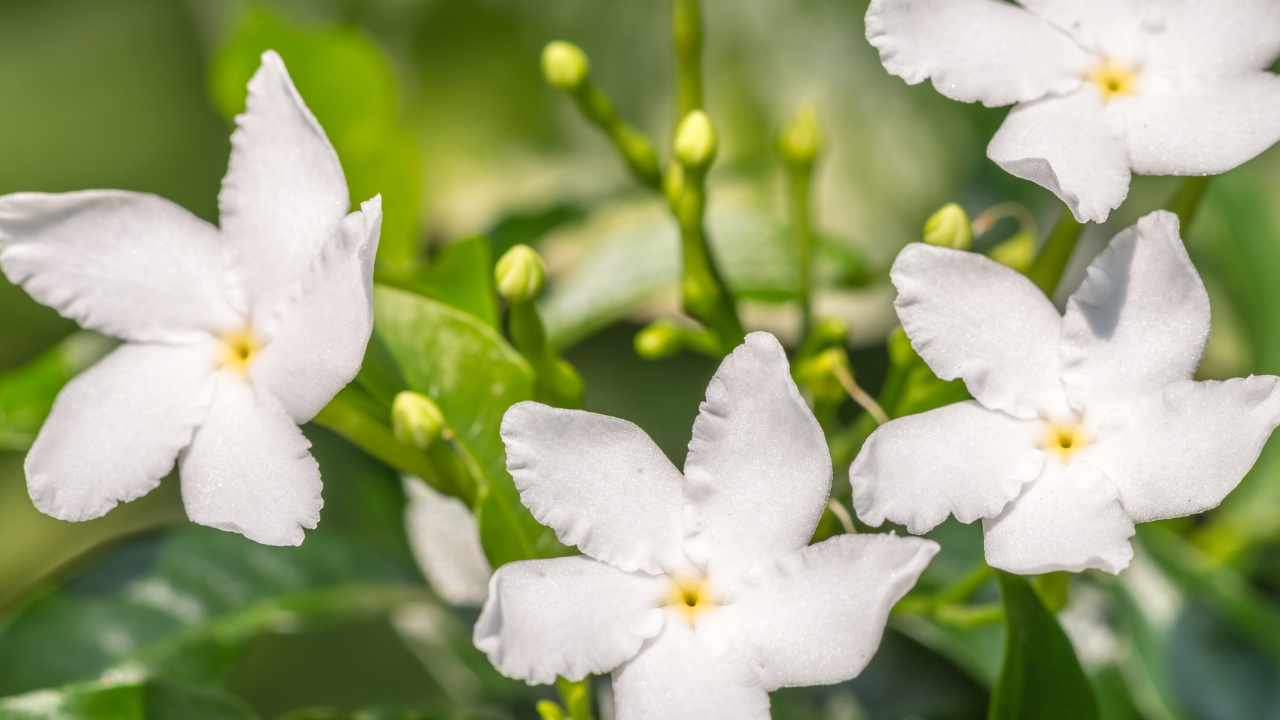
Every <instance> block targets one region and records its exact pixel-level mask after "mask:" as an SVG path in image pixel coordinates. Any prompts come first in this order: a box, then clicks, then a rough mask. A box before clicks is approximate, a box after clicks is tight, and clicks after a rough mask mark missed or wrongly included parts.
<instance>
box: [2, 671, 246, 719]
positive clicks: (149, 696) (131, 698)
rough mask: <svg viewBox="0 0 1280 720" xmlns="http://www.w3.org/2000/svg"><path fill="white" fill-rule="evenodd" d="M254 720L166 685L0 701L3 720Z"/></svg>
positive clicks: (238, 707) (217, 698)
mask: <svg viewBox="0 0 1280 720" xmlns="http://www.w3.org/2000/svg"><path fill="white" fill-rule="evenodd" d="M256 717H258V716H257V715H256V714H254V712H253V711H252V710H251V709H249V707H248V706H246V705H245V704H244V703H243V702H241V701H240V700H238V699H237V698H235V697H233V696H231V695H228V694H226V693H222V692H218V691H214V690H209V689H207V688H194V687H188V686H185V685H181V684H177V683H172V682H165V681H155V680H152V681H136V682H110V681H102V682H92V683H82V684H77V685H69V686H66V687H63V688H58V689H56V690H39V691H36V692H33V693H28V694H26V695H19V696H16V697H11V698H5V699H0V718H4V720H49V719H50V718H67V719H68V720H70V719H72V718H111V720H252V719H253V718H256Z"/></svg>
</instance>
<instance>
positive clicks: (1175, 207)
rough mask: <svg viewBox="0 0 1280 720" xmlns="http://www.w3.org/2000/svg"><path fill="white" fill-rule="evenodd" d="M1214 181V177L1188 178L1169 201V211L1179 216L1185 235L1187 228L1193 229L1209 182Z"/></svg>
mask: <svg viewBox="0 0 1280 720" xmlns="http://www.w3.org/2000/svg"><path fill="white" fill-rule="evenodd" d="M1212 179H1213V177H1212V176H1205V177H1189V178H1186V179H1184V180H1183V181H1182V183H1181V184H1180V185H1178V189H1177V190H1175V191H1174V193H1173V197H1172V198H1170V199H1169V210H1170V211H1171V212H1172V213H1173V214H1174V215H1177V216H1178V220H1179V222H1181V223H1182V232H1184V233H1185V232H1186V231H1187V228H1189V227H1191V223H1193V222H1195V219H1196V215H1197V214H1198V213H1199V211H1200V205H1201V201H1202V200H1204V196H1205V191H1207V190H1208V189H1209V181H1210V180H1212Z"/></svg>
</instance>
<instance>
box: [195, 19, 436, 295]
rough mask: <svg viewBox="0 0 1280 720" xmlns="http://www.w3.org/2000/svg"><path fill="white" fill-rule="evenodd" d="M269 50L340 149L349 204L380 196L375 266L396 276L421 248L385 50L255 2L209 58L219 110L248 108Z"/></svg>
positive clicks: (414, 177)
mask: <svg viewBox="0 0 1280 720" xmlns="http://www.w3.org/2000/svg"><path fill="white" fill-rule="evenodd" d="M268 49H273V50H275V51H277V52H278V53H280V56H281V57H282V58H284V61H285V64H286V65H287V66H288V68H289V74H290V76H291V77H292V78H293V81H294V84H295V85H297V86H298V91H299V92H300V93H301V94H302V97H303V98H304V99H305V100H306V102H307V106H308V107H310V108H311V111H312V112H313V113H314V114H315V116H316V119H317V120H319V121H320V125H321V126H322V127H324V130H325V133H326V134H327V135H328V136H329V140H330V141H331V142H332V143H333V146H334V149H335V150H337V152H338V157H339V159H340V160H341V161H342V168H343V170H344V172H345V173H346V176H347V185H348V187H349V189H350V192H351V202H352V203H353V206H354V204H356V203H359V202H361V201H363V200H367V199H369V198H370V197H373V196H374V195H377V194H381V195H382V207H383V218H382V237H381V240H380V242H379V248H378V263H379V265H378V267H379V270H380V271H381V272H385V273H387V274H388V275H390V276H393V277H399V276H402V275H405V274H408V273H410V272H412V270H413V269H414V267H415V266H416V264H417V260H418V255H419V252H420V250H421V244H420V232H421V231H420V229H419V218H418V212H419V209H420V207H421V200H420V197H421V194H422V169H421V154H420V152H419V150H418V145H417V141H416V140H415V139H414V136H413V133H412V132H411V130H410V129H409V127H408V126H407V125H406V123H405V122H404V120H403V119H402V118H401V115H400V99H399V93H398V91H397V82H396V75H395V72H394V69H393V67H392V64H391V61H390V59H389V58H388V57H387V55H386V53H385V52H383V50H382V49H381V48H379V47H378V46H377V45H376V44H375V43H374V42H373V40H372V39H370V38H369V37H368V36H367V35H365V34H364V33H363V32H361V31H360V30H357V29H354V28H349V27H309V26H304V25H297V24H293V23H291V22H289V21H286V20H285V19H284V18H283V17H281V16H278V15H276V14H275V13H274V12H272V11H269V10H267V9H265V7H262V6H256V5H254V6H251V9H250V10H249V11H248V12H245V13H244V14H243V16H242V17H241V18H240V19H239V22H237V23H236V24H235V26H234V28H233V30H232V32H231V34H230V35H229V37H228V40H227V42H226V43H225V44H224V45H223V46H222V47H221V48H219V50H218V52H217V53H216V54H215V56H214V59H213V62H212V64H211V66H210V71H209V85H210V92H211V93H212V95H213V101H214V105H215V106H216V107H217V108H218V110H219V112H221V113H222V115H223V117H225V118H227V119H228V120H230V119H231V118H233V117H235V115H237V114H238V113H240V112H242V111H243V110H244V102H245V86H246V84H247V83H248V81H249V78H250V77H251V76H252V75H253V73H254V71H255V70H257V68H258V65H259V63H260V62H261V60H260V58H261V55H262V53H263V52H264V51H266V50H268Z"/></svg>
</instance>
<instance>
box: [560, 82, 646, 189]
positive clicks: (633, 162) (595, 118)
mask: <svg viewBox="0 0 1280 720" xmlns="http://www.w3.org/2000/svg"><path fill="white" fill-rule="evenodd" d="M569 96H570V97H572V98H573V101H574V104H575V105H577V106H578V110H579V111H581V112H582V115H583V116H584V117H585V118H586V119H587V120H589V121H590V122H591V124H592V125H595V126H596V127H597V128H599V129H600V130H601V131H602V132H603V133H604V134H605V137H607V138H608V139H609V142H610V143H611V144H612V145H613V147H614V149H615V150H617V151H618V154H619V155H620V156H621V157H622V161H623V163H625V164H626V166H627V169H628V170H630V171H631V175H632V176H633V177H634V178H635V179H636V181H637V182H639V183H640V184H641V185H644V186H645V187H648V188H650V189H652V190H660V189H661V188H662V172H661V170H659V168H658V154H657V153H656V152H655V151H654V149H653V143H652V142H650V140H649V138H648V137H647V136H646V135H645V134H644V133H642V132H640V131H639V130H637V129H636V128H634V127H632V126H631V125H629V124H628V123H627V122H625V121H624V120H623V119H622V117H621V116H620V115H618V111H617V109H616V108H615V107H614V105H613V101H612V100H610V99H609V96H608V95H606V94H605V93H604V91H603V90H601V89H600V88H598V87H596V86H595V85H593V84H592V83H591V81H590V80H589V79H588V80H586V81H584V82H583V83H582V85H581V86H580V87H578V88H577V89H576V90H573V91H571V92H570V93H569Z"/></svg>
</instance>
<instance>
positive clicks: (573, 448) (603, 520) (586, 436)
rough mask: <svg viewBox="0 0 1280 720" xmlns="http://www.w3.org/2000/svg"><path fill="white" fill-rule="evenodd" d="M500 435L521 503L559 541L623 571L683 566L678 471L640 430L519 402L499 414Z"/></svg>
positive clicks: (579, 413)
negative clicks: (552, 531)
mask: <svg viewBox="0 0 1280 720" xmlns="http://www.w3.org/2000/svg"><path fill="white" fill-rule="evenodd" d="M502 440H503V442H504V443H506V446H507V469H508V470H509V471H510V472H511V477H512V478H513V479H514V480H515V483H516V487H517V488H518V489H519V490H520V499H521V501H522V502H523V503H524V504H525V507H528V508H529V511H530V512H532V513H533V516H534V517H535V518H537V520H538V522H540V523H542V524H544V525H546V526H548V527H550V528H552V529H553V530H555V531H556V537H558V538H560V542H563V543H565V544H566V545H575V546H577V547H578V549H580V550H582V552H584V553H586V554H587V555H590V556H591V557H593V558H595V559H597V560H600V561H601V562H606V563H609V564H610V565H613V566H614V567H617V568H620V569H622V570H626V571H632V570H642V571H644V572H648V573H659V572H662V571H664V570H668V569H676V568H678V567H680V566H681V565H682V564H683V559H682V557H681V555H680V512H681V503H682V501H683V496H682V493H681V485H682V479H681V477H680V472H679V471H678V470H676V469H675V466H673V465H672V464H671V461H670V460H668V459H667V456H666V455H663V454H662V451H661V450H659V449H658V446H657V445H654V444H653V441H652V440H650V439H649V436H648V435H646V434H645V433H644V431H643V430H641V429H640V428H638V427H636V426H635V425H633V424H632V423H629V422H627V421H626V420H619V419H618V418H611V417H607V416H605V415H597V414H595V413H589V412H583V411H581V410H562V409H559V408H553V407H549V406H547V405H542V404H540V403H534V402H522V403H517V404H515V405H513V406H511V408H510V409H509V410H507V412H506V414H505V415H504V416H503V417H502Z"/></svg>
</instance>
